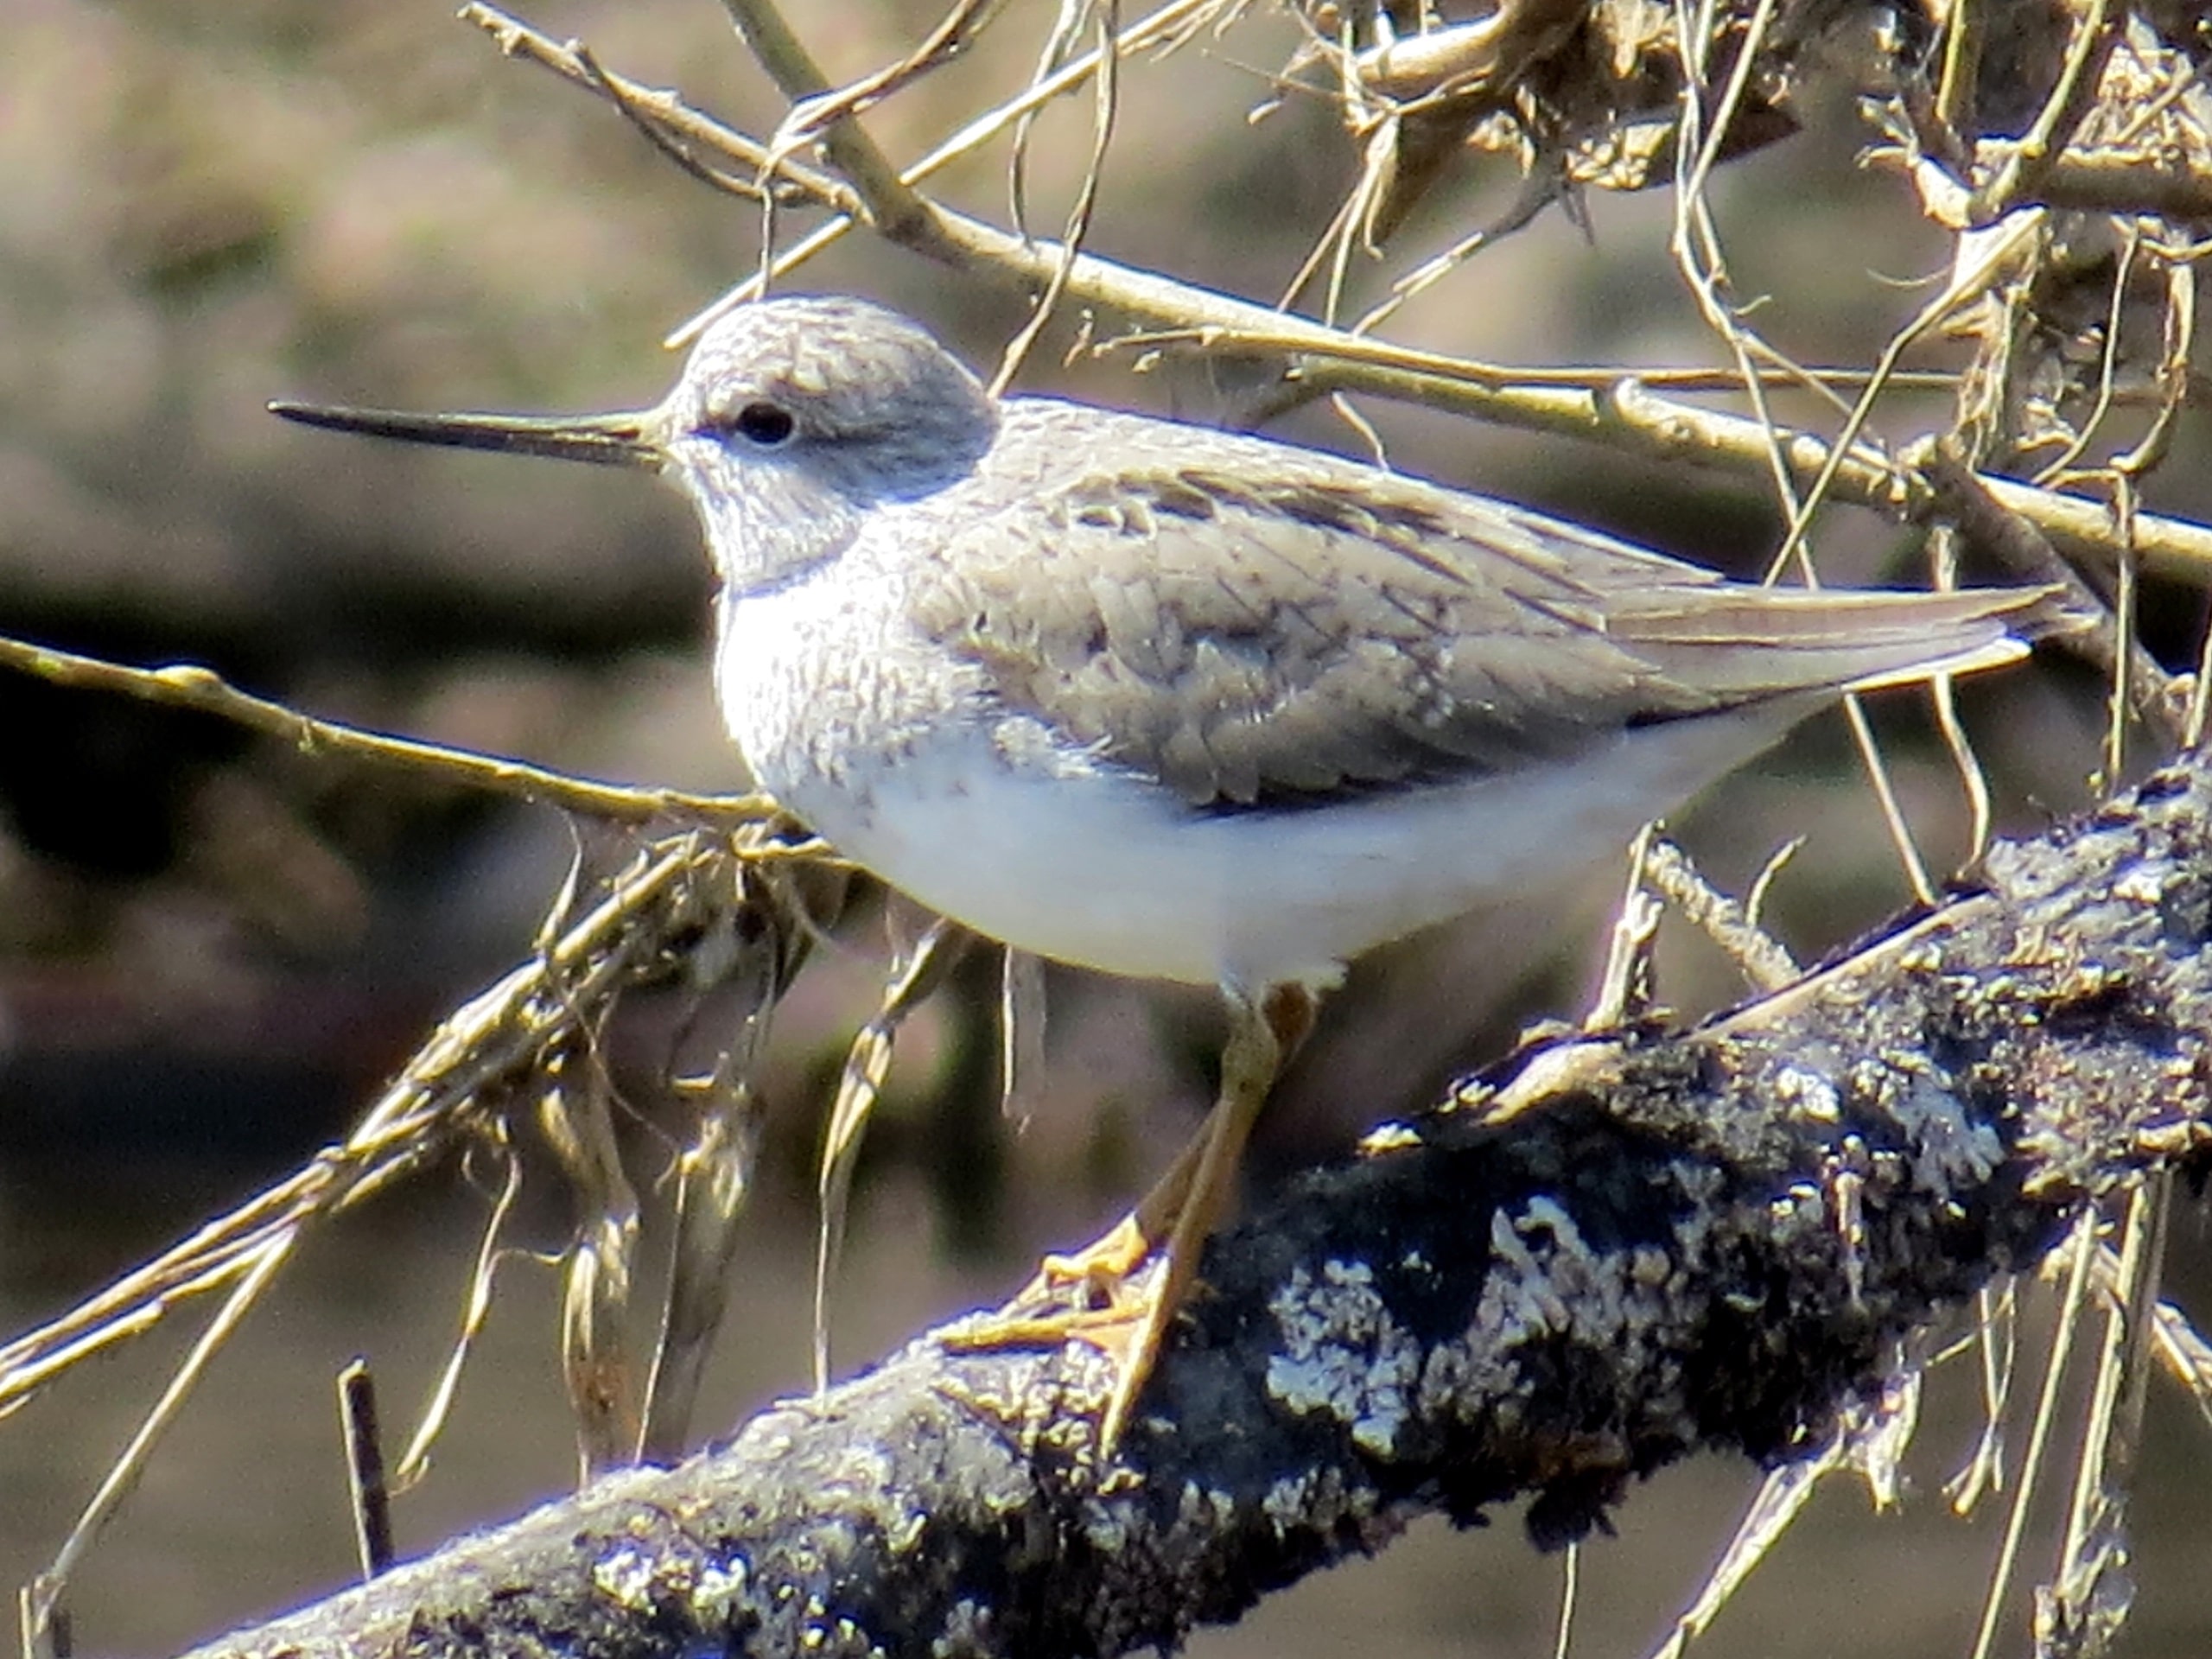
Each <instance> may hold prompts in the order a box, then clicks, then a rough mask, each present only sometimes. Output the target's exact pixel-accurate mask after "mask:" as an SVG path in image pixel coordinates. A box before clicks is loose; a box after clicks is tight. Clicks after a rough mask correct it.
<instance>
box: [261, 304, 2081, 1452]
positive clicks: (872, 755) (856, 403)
mask: <svg viewBox="0 0 2212 1659" xmlns="http://www.w3.org/2000/svg"><path fill="white" fill-rule="evenodd" d="M271 408H272V409H274V410H276V412H277V413H278V414H281V415H283V416H287V417H289V418H290V419H294V420H299V421H304V422H307V423H310V424H314V425H319V426H327V427H336V428H340V429H347V430H352V431H357V432H365V433H370V434H373V435H379V436H384V437H390V438H401V439H406V440H410V441H413V442H427V443H438V444H449V445H458V446H462V447H466V448H486V449H497V450H505V451H510V452H517V453H521V454H537V455H547V456H552V457H556V458H558V459H563V460H570V461H599V462H607V463H613V464H618V465H623V466H633V467H645V468H649V469H652V470H655V471H658V472H660V473H661V474H664V475H665V476H667V477H669V478H671V479H672V480H674V481H675V482H676V483H677V485H678V486H680V487H681V488H682V489H683V492H684V493H686V494H687V495H688V496H689V497H690V499H691V501H692V502H693V504H694V505H696V508H697V510H698V513H699V518H700V522H701V524H702V526H703V528H704V531H705V533H706V539H707V543H708V548H709V552H710V554H711V556H712V558H713V562H714V567H715V574H716V575H717V576H718V578H719V580H720V594H719V597H718V599H717V601H716V607H715V659H714V661H715V670H714V671H715V689H716V691H717V693H718V696H719V698H720V702H721V710H722V715H723V717H724V719H725V721H727V722H728V728H729V732H730V735H731V736H732V738H734V740H735V741H736V744H737V747H739V748H740V749H741V751H742V752H743V754H744V758H745V760H746V762H747V765H748V766H750V767H751V769H752V771H753V775H754V777H755V779H756V780H757V781H758V783H759V784H760V786H761V787H762V788H763V789H765V790H766V791H768V792H769V793H771V794H772V795H773V796H774V797H776V798H777V799H778V800H779V801H780V802H781V803H782V804H784V805H785V806H786V807H787V808H789V809H790V810H791V811H792V812H793V813H794V814H796V815H797V816H798V817H800V818H802V819H804V820H805V821H806V822H807V823H809V824H810V825H811V827H812V828H813V829H816V830H817V831H818V832H819V833H820V834H821V835H823V836H824V837H826V838H827V839H828V840H829V842H832V843H833V844H834V845H836V847H837V848H838V849H840V850H841V851H842V852H843V853H844V854H845V855H848V856H849V857H850V858H851V859H852V860H853V861H855V862H856V863H858V864H860V865H861V866H862V867H864V868H867V869H868V870H870V871H872V872H874V874H876V875H878V876H880V878H882V880H885V881H887V882H888V883H889V884H891V885H892V886H893V887H897V888H899V889H901V890H902V891H904V892H906V893H908V894H910V895H911V896H912V897H913V898H914V899H918V900H919V901H920V902H921V903H923V904H924V905H926V906H931V907H932V908H934V909H936V910H938V911H939V912H943V913H944V914H946V915H949V916H950V917H952V918H955V919H957V920H958V921H960V922H962V923H964V924H965V925H968V926H969V927H970V928H973V929H975V930H976V931H978V932H980V933H983V934H987V935H988V936H990V937H992V938H996V939H999V940H1002V941H1004V942H1005V943H1006V944H1008V945H1010V946H1015V947H1019V948H1020V949H1023V950H1030V951H1034V952H1036V953H1038V954H1039V955H1041V956H1044V957H1050V958H1052V959H1053V960H1056V961H1059V962H1065V963H1075V964H1078V965H1080V966H1084V967H1088V968H1093V969H1102V970H1103V971H1105V972H1108V973H1112V974H1122V975H1128V976H1135V977H1139V978H1146V979H1162V980H1173V981H1181V982H1191V983H1202V984H1209V985H1215V986H1218V987H1219V988H1221V989H1222V991H1223V992H1224V995H1226V997H1227V999H1228V1003H1229V1007H1230V1015H1231V1018H1230V1036H1229V1039H1228V1042H1227V1046H1226V1048H1225V1051H1224V1056H1223V1063H1222V1080H1221V1090H1220V1096H1219V1098H1218V1100H1217V1103H1216V1104H1215V1106H1214V1109H1213V1110H1212V1111H1211V1114H1210V1115H1209V1116H1208V1117H1207V1119H1206V1122H1205V1125H1204V1126H1203V1127H1202V1128H1200V1130H1199V1132H1198V1135H1197V1136H1196V1137H1195V1138H1194V1139H1193V1141H1192V1142H1191V1144H1190V1145H1189V1146H1188V1147H1185V1150H1184V1151H1183V1153H1182V1154H1180V1155H1179V1157H1178V1158H1177V1160H1176V1161H1175V1163H1174V1165H1173V1167H1172V1168H1171V1169H1170V1170H1169V1172H1168V1173H1166V1175H1165V1176H1164V1177H1162V1179H1160V1182H1159V1183H1158V1184H1157V1185H1155V1186H1154V1188H1153V1190H1152V1191H1151V1192H1150V1193H1149V1194H1147V1196H1146V1197H1145V1198H1144V1199H1143V1200H1142V1201H1141V1203H1139V1204H1138V1205H1137V1206H1136V1207H1135V1210H1134V1211H1132V1212H1131V1213H1130V1214H1129V1215H1128V1217H1126V1218H1124V1220H1123V1221H1122V1223H1121V1224H1119V1225H1118V1226H1116V1228H1115V1229H1114V1230H1112V1231H1110V1232H1109V1234H1108V1235H1107V1236H1105V1237H1104V1238H1102V1239H1100V1240H1099V1241H1098V1242H1097V1243H1095V1244H1094V1245H1092V1246H1091V1247H1090V1249H1088V1250H1086V1251H1084V1252H1083V1253H1081V1254H1080V1255H1077V1256H1075V1257H1072V1258H1057V1257H1056V1258H1049V1259H1048V1260H1047V1262H1046V1270H1045V1273H1044V1274H1042V1275H1041V1276H1040V1281H1039V1284H1038V1285H1036V1286H1033V1287H1032V1290H1031V1292H1029V1293H1027V1294H1026V1295H1025V1299H1024V1300H1025V1302H1026V1304H1027V1306H1029V1308H1030V1309H1031V1310H1032V1314H1033V1316H1032V1317H1023V1318H1018V1319H1016V1318H1010V1319H1008V1320H1007V1322H1006V1323H1005V1325H1004V1327H1003V1328H1004V1330H1005V1332H1007V1336H1008V1338H1009V1339H1020V1340H1032V1339H1037V1338H1045V1337H1051V1336H1054V1335H1063V1334H1079V1335H1082V1336H1084V1337H1085V1338H1087V1339H1089V1340H1090V1341H1093V1342H1095V1343H1097V1344H1099V1345H1101V1346H1103V1347H1106V1348H1108V1349H1109V1351H1114V1352H1116V1354H1117V1356H1118V1357H1119V1360H1120V1368H1119V1370H1118V1373H1117V1382H1116V1388H1115V1390H1114V1392H1113V1394H1112V1396H1111V1398H1110V1400H1109V1405H1108V1409H1107V1412H1106V1415H1105V1419H1104V1423H1103V1431H1102V1432H1103V1438H1104V1440H1105V1442H1106V1443H1107V1444H1108V1445H1109V1446H1110V1445H1112V1444H1113V1443H1114V1442H1115V1441H1116V1440H1118V1438H1119V1436H1120V1433H1121V1432H1122V1428H1123V1427H1125V1426H1126V1424H1127V1423H1128V1421H1129V1415H1130V1412H1131V1409H1132V1408H1133V1406H1134V1404H1135V1401H1136V1398H1137V1394H1138V1391H1139V1389H1141V1387H1142V1385H1143V1383H1144V1380H1145V1378H1146V1376H1147V1375H1148V1373H1149V1371H1150V1370H1151V1367H1152V1364H1153V1362H1154V1358H1155V1357H1156V1355H1157V1353H1158V1351H1159V1347H1160V1342H1161V1339H1162V1338H1163V1336H1164V1334H1165V1332H1166V1330H1167V1328H1168V1325H1169V1323H1170V1321H1171V1320H1172V1319H1173V1316H1174V1314H1175V1312H1176V1310H1177V1309H1178V1308H1179V1306H1180V1305H1181V1304H1182V1302H1183V1300H1185V1297H1186V1295H1187V1294H1188V1293H1189V1291H1190V1288H1191V1286H1192V1281H1193V1277H1194V1275H1195V1274H1196V1271H1197V1267H1198V1256H1199V1252H1200V1247H1201V1246H1202V1245H1203V1243H1205V1237H1206V1236H1207V1234H1208V1233H1209V1232H1210V1231H1211V1229H1212V1227H1213V1225H1214V1224H1215V1222H1216V1221H1217V1218H1218V1217H1219V1215H1220V1213H1221V1211H1222V1209H1223V1207H1224V1202H1225V1199H1226V1197H1227V1194H1228V1193H1229V1192H1230V1188H1231V1186H1232V1185H1233V1182H1234V1178H1235V1168H1236V1160H1237V1158H1238V1155H1239V1154H1240V1152H1241V1150H1242V1148H1243V1143H1244V1141H1245V1137H1246V1135H1247V1134H1248V1132H1249V1128H1250V1127H1251V1124H1252V1122H1253V1120H1254V1118H1255V1116H1256V1115H1257V1113H1258V1111H1259V1109H1260V1108H1261V1106H1262V1103H1264V1102H1265V1100H1266V1098H1267V1096H1268V1092H1269V1090H1270V1089H1271V1088H1272V1086H1273V1084H1274V1078H1275V1076H1276V1074H1277V1072H1278V1071H1279V1070H1280V1068H1281V1065H1282V1063H1283V1061H1284V1059H1285V1058H1287V1055H1288V1054H1289V1052H1291V1051H1292V1050H1293V1049H1294V1048H1295V1047H1296V1046H1297V1045H1298V1043H1299V1041H1300V1039H1302V1038H1303V1036H1304V1035H1305V1033H1306V1031H1307V1030H1308V1029H1309V1027H1310V1026H1311V1023H1312V1020H1313V1012H1314V1006H1315V997H1316V995H1317V994H1318V993H1319V991H1321V990H1322V989H1324V988H1326V987H1327V986H1329V985H1330V984H1331V983H1332V982H1334V981H1336V980H1337V979H1338V976H1340V974H1341V972H1342V969H1343V967H1344V963H1346V962H1347V961H1349V960H1350V959H1351V958H1352V957H1357V956H1358V955H1359V954H1360V953H1362V952H1363V951H1365V950H1369V949H1370V948H1371V947H1373V946H1375V945H1377V944H1383V942H1385V941H1387V940H1391V939H1395V938H1401V937H1402V936H1404V935H1406V934H1408V933H1411V932H1413V931H1416V930H1418V929H1420V928H1422V927H1424V926H1427V925H1429V924H1432V923H1434V922H1439V921H1442V920H1444V919H1446V918H1451V917H1453V916H1457V915H1459V914H1461V913H1463V912H1468V911H1471V910H1474V909H1477V908H1478V907H1480V906H1483V905H1484V903H1485V901H1489V900H1494V899H1497V898H1500V897H1502V896H1504V895H1507V894H1515V893H1522V892H1524V891H1526V890H1527V889H1529V888H1530V887H1535V886H1536V885H1538V884H1541V883H1542V882H1543V881H1545V880H1547V879H1548V878H1551V877H1554V876H1556V875H1559V874H1563V873H1567V872H1570V871H1572V870H1573V869H1574V868H1577V867H1579V866H1582V865H1585V864H1587V863H1590V862H1592V861H1596V860H1598V859H1599V858H1601V857H1602V856H1604V855H1605V854H1606V853H1607V852H1609V851H1611V849H1616V848H1618V847H1620V846H1621V845H1623V844H1624V842H1626V841H1627V840H1628V839H1629V838H1630V836H1631V835H1632V834H1633V833H1634V831H1635V830H1636V829H1637V826H1638V825H1640V824H1641V823H1643V822H1644V821H1646V820H1647V819H1649V818H1652V817H1656V816H1658V815H1661V814H1663V813H1665V812H1668V811H1669V810H1673V809H1674V808H1675V807H1676V806H1678V805H1680V804H1681V803H1682V802H1683V801H1685V800H1687V799H1688V798H1689V797H1691V796H1692V795H1694V794H1695V793H1696V792H1697V791H1699V790H1700V789H1701V788H1703V787H1704V786H1705V785H1707V784H1708V783H1709V782H1711V781H1712V780H1713V779H1715V778H1717V777H1719V775H1720V774H1721V773H1723V772H1726V771H1728V770H1729V769H1731V768H1732V767H1734V766H1738V765H1739V764H1741V763H1742V762H1743V761H1745V760H1748V759H1749V758H1750V757H1751V756H1752V755H1754V754H1756V753H1758V752H1759V751H1760V750H1762V749H1764V748H1765V747H1767V746H1768V745H1770V744H1771V743H1773V742H1774V741H1776V740H1777V738H1779V737H1780V736H1781V735H1782V734H1783V733H1784V732H1785V731H1787V730H1788V729H1789V728H1790V727H1791V726H1793V725H1794V724H1796V722H1797V721H1801V720H1802V719H1803V718H1804V717H1805V716H1807V715H1809V714H1811V713H1812V712H1813V711H1814V710H1815V709H1819V708H1821V707H1822V706H1823V705H1824V704H1826V703H1828V702H1832V701H1834V699H1836V698H1837V697H1839V696H1841V695H1842V694H1844V693H1845V692H1847V691H1858V690H1872V689H1874V688H1876V687H1881V686H1890V685H1899V684H1908V683H1916V682H1920V681H1924V680H1928V679H1930V678H1933V677H1936V676H1938V675H1943V674H1960V673H1965V672H1967V671H1973V670H1978V669H1982V668H1987V667H1990V666H1993V665H1994V664H2000V663H2004V662H2008V661H2011V660H2012V659H2014V658H2018V656H2020V655H2021V654H2022V652H2024V649H2025V647H2024V645H2022V644H2021V642H2020V640H2019V639H2018V637H2017V632H2016V631H2017V630H2019V629H2022V628H2029V627H2032V626H2033V625H2034V624H2035V622H2036V620H2037V613H2038V612H2039V611H2040V610H2042V609H2043V608H2044V607H2045V606H2046V604H2047V603H2048V601H2049V599H2050V595H2049V594H2048V593H2046V592H2045V591H2044V590H2040V589H2037V590H2026V589H2012V590H1984V591H1978V592H1965V593H1946V594H1932V593H1901V592H1900V593H1891V592H1868V591H1863V590H1860V591H1853V590H1838V589H1828V590H1825V591H1820V592H1809V591H1805V590H1802V589H1784V588H1768V587H1756V586H1750V585H1745V584H1742V583H1737V582H1727V581H1725V580H1723V579H1721V578H1720V577H1719V576H1718V575H1714V574H1713V573H1712V572H1710V571H1707V570H1705V569H1700V568H1698V567H1696V566H1694V565H1690V564H1685V563H1680V562H1678V561H1676V560H1674V559H1671V558H1668V557H1664V556H1661V555H1659V554H1656V553H1653V552H1649V551H1647V550H1643V549H1640V548H1637V547H1632V546H1630V545H1627V544H1625V543H1621V542H1618V541H1616V540H1613V539H1611V538H1609V537H1604V536H1601V535H1599V534H1596V533H1594V532H1592V531H1588V530H1585V529H1582V528H1580V526H1578V525H1575V524H1568V523H1565V522H1563V521H1561V520H1559V519H1556V518H1548V517H1545V516H1543V515H1541V514H1539V513H1536V512H1530V511H1529V510H1527V509H1525V508H1522V507H1518V506H1514V505H1509V504H1506V503H1503V502H1500V501H1497V500H1493V499H1487V498H1484V497H1482V496H1477V495H1472V494H1468V493H1463V492H1460V491H1458V490H1454V489H1450V488H1446V487H1444V486H1440V485H1436V484H1432V483H1426V482H1422V481H1421V480H1414V479H1410V478H1406V477H1402V476H1398V475H1394V474H1388V473H1385V472H1383V471H1380V470H1378V469H1376V468H1375V467H1369V466H1365V465H1362V464H1358V463H1356V462H1353V461H1346V460H1343V459H1339V458H1338V457H1336V456H1334V455H1331V454H1325V453H1321V452H1319V451H1315V450H1310V449H1305V448H1295V447H1293V446H1291V445H1288V444H1285V443H1281V442H1273V441H1271V440H1268V439H1266V438H1262V437H1256V436H1249V435H1238V434H1234V433H1228V432H1221V431H1216V430H1212V429H1206V428H1202V427H1198V426H1192V425H1188V424H1184V423H1179V422H1174V421H1168V420H1163V419H1159V418H1155V417H1152V416H1142V415H1135V414H1124V413H1116V412H1113V411H1109V410H1102V409H1096V408H1092V407H1090V406H1087V405H1084V404H1074V403H1068V402H1063V401H1059V400H1057V399H1052V398H1047V397H1008V398H1004V399H995V398H993V397H991V396H990V395H988V393H987V392H986V391H985V390H984V389H983V387H982V385H980V384H979V383H978V381H977V380H976V377H975V376H974V375H973V374H971V373H970V372H969V370H968V369H967V368H966V367H965V366H964V365H962V364H961V362H960V361H959V360H958V359H957V358H955V357H954V356H953V355H952V354H951V353H950V352H948V351H947V350H946V349H945V348H944V346H942V345H940V344H939V343H938V341H937V340H935V339H934V338H932V337H931V335H930V334H928V333H927V332H926V331H925V330H924V329H923V328H922V327H919V326H918V325H917V324H915V323H913V322H912V321H907V320H906V319H905V318H903V317H900V316H898V315H894V314H893V313H891V312H889V311H887V310H884V309H882V308H880V307H877V306H874V305H872V304H869V303H867V302H861V301H858V300H853V299H845V298H789V299H776V300H770V301H765V302H760V303H758V304H754V305H750V306H746V307H743V308H739V309H736V310H734V311H732V312H731V313H729V314H728V315H727V316H725V317H723V318H722V319H721V321H718V322H717V323H715V325H714V327H711V328H710V329H709V331H708V332H707V333H706V334H704V335H703V336H702V338H701V340H699V342H698V345H697V346H696V348H695V349H694V351H693V352H692V354H691V358H690V362H689V364H688V365H686V367H685V369H684V371H683V376H682V378H680V379H679V380H678V381H677V385H676V386H675V388H674V390H673V391H671V392H670V393H669V395H668V397H667V398H666V399H665V400H664V401H663V402H662V403H661V404H659V405H658V407H656V408H653V409H651V410H644V411H640V412H634V413H627V414H620V415H605V416H550V417H528V416H490V415H444V414H439V415H414V414H398V413H390V412H385V411H378V410H356V409H344V408H334V407H326V406H320V405H313V404H296V403H280V404H272V405H271ZM1156 1252H1157V1253H1159V1254H1160V1255H1162V1256H1163V1257H1164V1262H1163V1264H1162V1267H1161V1268H1160V1271H1158V1272H1156V1273H1153V1274H1142V1273H1140V1271H1139V1268H1141V1265H1142V1264H1143V1263H1144V1262H1146V1260H1147V1257H1149V1256H1151V1255H1154V1253H1156ZM1040 1299H1042V1300H1040ZM1043 1310H1050V1311H1043Z"/></svg>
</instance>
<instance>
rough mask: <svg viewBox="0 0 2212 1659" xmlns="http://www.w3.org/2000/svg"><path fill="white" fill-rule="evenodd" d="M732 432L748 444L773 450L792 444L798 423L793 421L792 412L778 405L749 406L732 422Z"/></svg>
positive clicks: (756, 404) (739, 411)
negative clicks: (781, 445)
mask: <svg viewBox="0 0 2212 1659" xmlns="http://www.w3.org/2000/svg"><path fill="white" fill-rule="evenodd" d="M729 425H730V430H731V431H733V432H734V433H736V434H737V435H738V436H739V437H741V438H743V439H744V440H745V441H746V442H747V443H756V444H759V445H760V448H763V449H773V448H776V447H777V446H778V445H779V444H783V443H788V442H791V434H792V432H793V431H795V430H797V429H798V423H797V422H796V421H794V420H792V419H791V410H788V409H785V408H784V407H782V406H781V405H780V404H763V403H755V404H746V406H745V407H744V408H742V409H741V410H738V411H737V414H736V415H735V416H734V418H732V420H731V421H730V423H729Z"/></svg>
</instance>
